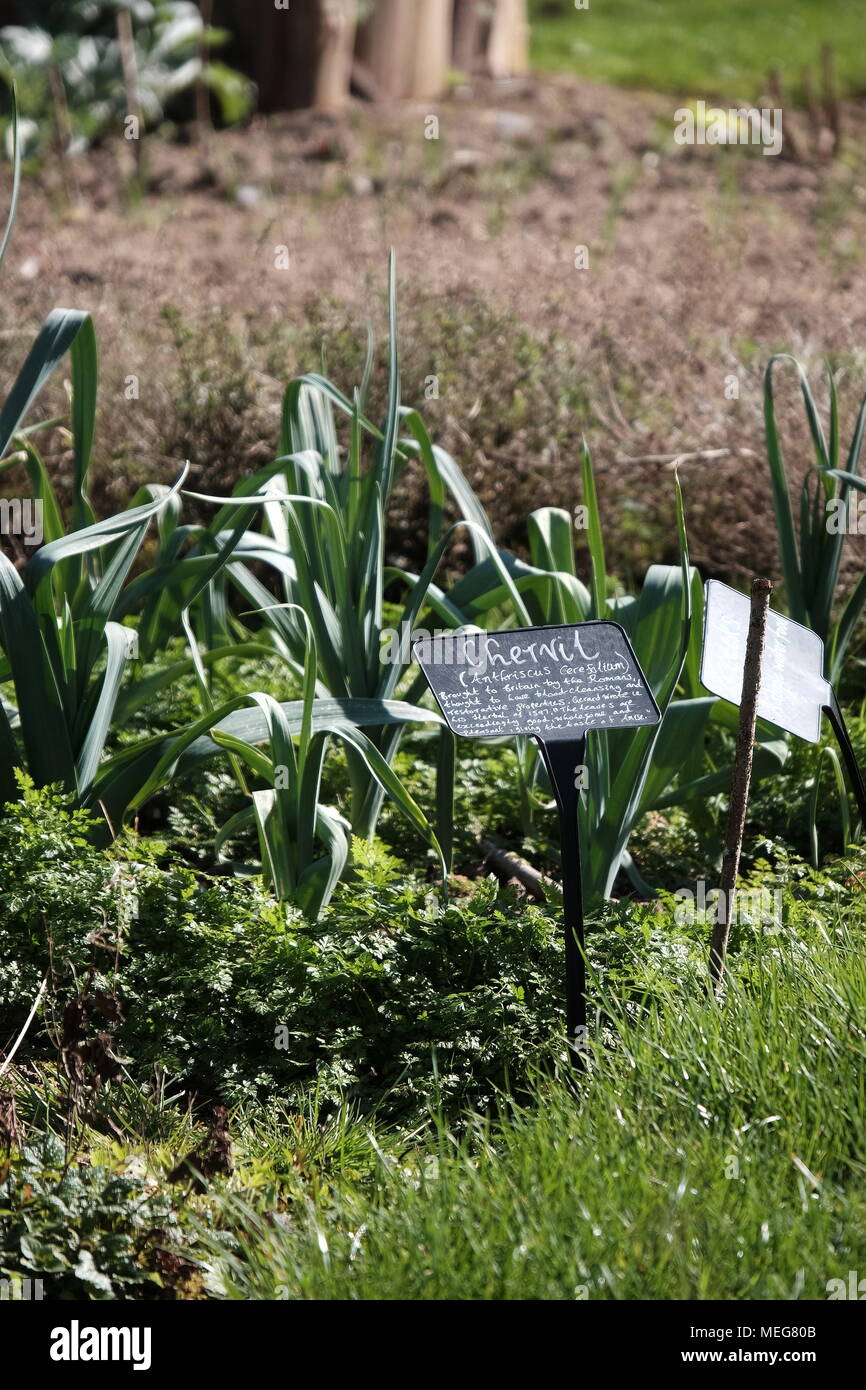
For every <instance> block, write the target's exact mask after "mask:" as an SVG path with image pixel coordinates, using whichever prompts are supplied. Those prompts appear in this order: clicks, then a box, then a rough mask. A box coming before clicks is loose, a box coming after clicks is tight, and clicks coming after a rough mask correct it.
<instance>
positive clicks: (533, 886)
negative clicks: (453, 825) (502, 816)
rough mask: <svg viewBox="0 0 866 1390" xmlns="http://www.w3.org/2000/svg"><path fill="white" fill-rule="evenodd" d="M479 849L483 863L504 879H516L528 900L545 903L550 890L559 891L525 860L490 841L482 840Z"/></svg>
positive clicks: (551, 880) (556, 886)
mask: <svg viewBox="0 0 866 1390" xmlns="http://www.w3.org/2000/svg"><path fill="white" fill-rule="evenodd" d="M481 849H482V851H483V854H484V862H485V863H489V864H491V865H492V866H493V868H494V869H495V870H496V872H497V873H499V874H502V876H503V877H504V878H516V879H517V882H518V883H519V884H520V885H521V886H522V887H523V888H525V889H526V891H527V893H528V894H529V896H530V898H534V899H535V901H536V902H539V903H545V902H547V893H548V891H549V890H550V889H551V888H552V889H553V890H554V891H561V890H560V889H559V885H558V884H557V883H554V881H553V879H550V878H545V876H544V874H540V873H539V872H538V870H537V869H533V867H532V865H531V864H527V862H526V860H525V859H517V858H516V857H515V856H514V855H513V854H509V853H508V852H507V851H506V850H504V849H500V848H499V846H498V845H494V843H493V841H492V840H482V841H481Z"/></svg>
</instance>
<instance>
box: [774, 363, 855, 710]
mask: <svg viewBox="0 0 866 1390" xmlns="http://www.w3.org/2000/svg"><path fill="white" fill-rule="evenodd" d="M782 361H790V362H792V363H793V365H794V367H795V368H796V370H797V375H798V377H799V380H800V389H801V391H802V394H803V402H804V405H805V409H806V418H807V421H808V424H809V434H810V436H811V440H812V446H813V448H814V451H815V467H814V469H812V470H811V471H810V473H809V474H808V475H807V477H806V478H805V479H804V481H803V485H802V488H801V490H800V512H799V523H800V524H799V535H798V533H797V529H796V528H795V526H794V516H793V511H792V508H791V499H790V495H789V491H788V479H787V475H786V472H785V463H784V458H783V454H782V446H781V442H780V439H779V431H778V428H777V425H776V406H775V399H774V395H773V371H774V368H775V366H776V364H777V363H779V362H782ZM828 381H829V388H830V428H829V434H828V433H827V432H825V430H824V426H823V425H822V423H821V417H820V414H819V411H818V407H817V405H816V403H815V398H814V396H813V394H812V390H811V387H810V385H809V380H808V378H807V376H806V373H805V371H804V369H803V367H802V366H801V365H800V363H799V362H797V361H796V359H795V358H793V357H790V356H788V355H787V354H785V353H778V354H776V356H775V357H773V358H771V359H770V362H769V365H768V367H767V371H766V374H765V377H764V420H765V425H766V437H767V456H768V459H769V464H770V480H771V483H772V489H773V507H774V510H775V517H776V531H777V535H778V540H779V556H780V560H781V565H782V577H783V579H784V582H785V595H786V597H787V601H788V610H789V612H790V615H791V617H792V618H794V619H795V620H796V621H797V622H799V623H803V624H805V625H806V626H807V627H810V628H812V630H813V631H814V632H817V633H818V635H819V637H821V638H822V640H823V641H824V643H825V644H826V652H827V668H826V671H825V675H826V676H827V679H828V680H829V681H830V682H831V683H835V682H836V681H837V680H838V677H839V674H840V672H841V670H842V665H843V663H844V660H845V655H846V652H847V650H848V647H849V645H850V643H851V639H852V637H853V635H854V630H855V628H856V625H857V622H858V621H859V619H860V616H861V614H862V612H863V606H864V603H866V574H863V575H862V576H861V578H860V580H859V582H858V583H857V584H856V586H855V587H854V589H853V590H852V592H851V594H850V595H849V596H848V597H847V599H845V600H844V601H843V602H842V603H841V606H839V604H838V598H839V595H838V592H837V591H838V588H839V574H840V569H841V563H842V554H843V550H844V546H845V539H846V535H847V526H846V524H845V521H844V519H843V518H844V517H845V516H846V515H847V509H848V506H849V502H850V494H851V489H852V488H855V489H860V490H861V491H864V490H866V481H864V479H863V478H862V477H860V474H859V468H860V453H861V449H862V446H863V432H864V429H866V398H864V400H863V402H862V403H861V405H860V409H859V411H858V414H857V419H856V422H855V425H854V433H853V435H852V436H851V442H850V445H849V446H848V451H847V455H846V458H845V462H844V466H840V462H841V454H840V431H839V405H838V400H837V395H836V383H835V381H834V379H833V373H832V371H829V370H828ZM834 514H835V515H836V518H837V521H841V523H842V524H837V525H836V526H833V525H831V522H832V519H833V515H834Z"/></svg>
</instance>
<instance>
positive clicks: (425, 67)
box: [410, 0, 454, 98]
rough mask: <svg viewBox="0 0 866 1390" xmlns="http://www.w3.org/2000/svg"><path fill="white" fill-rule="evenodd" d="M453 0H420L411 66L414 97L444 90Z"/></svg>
mask: <svg viewBox="0 0 866 1390" xmlns="http://www.w3.org/2000/svg"><path fill="white" fill-rule="evenodd" d="M453 18H454V0H421V4H420V6H419V7H418V11H417V22H416V26H415V52H414V62H413V67H412V85H411V90H410V95H411V96H413V97H418V98H423V97H438V96H441V95H442V92H443V91H444V90H445V81H446V78H447V76H448V70H449V68H450V67H451V30H452V21H453Z"/></svg>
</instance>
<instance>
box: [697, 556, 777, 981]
mask: <svg viewBox="0 0 866 1390" xmlns="http://www.w3.org/2000/svg"><path fill="white" fill-rule="evenodd" d="M772 592H773V586H772V584H771V583H770V581H769V579H756V580H754V581H753V583H752V611H751V614H750V617H749V632H748V636H747V637H746V659H745V662H744V664H743V693H742V695H741V697H740V724H739V728H738V730H737V747H736V751H735V753H734V773H733V779H732V784H731V802H730V805H729V807H728V824H727V829H726V831H725V848H724V852H723V854H722V873H721V879H720V886H719V910H720V912H721V917H720V918H719V920H718V921H717V922H716V923H715V925H714V927H713V934H712V941H711V944H710V978H711V980H712V984H713V990H714V992H718V988H719V985H720V984H721V980H722V976H723V974H724V970H725V956H726V955H727V950H728V937H729V936H730V933H731V907H732V904H733V900H734V894H735V892H736V887H737V873H738V871H739V867H740V853H741V851H742V848H743V831H744V830H745V826H746V810H747V808H748V804H749V782H750V781H751V777H752V758H753V756H754V749H755V724H756V722H757V718H758V694H759V692H760V689H761V661H762V658H763V655H764V636H765V634H766V631H767V610H768V609H769V606H770V594H771V593H772Z"/></svg>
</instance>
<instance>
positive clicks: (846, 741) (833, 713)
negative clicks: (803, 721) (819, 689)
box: [824, 690, 866, 827]
mask: <svg viewBox="0 0 866 1390" xmlns="http://www.w3.org/2000/svg"><path fill="white" fill-rule="evenodd" d="M824 713H825V714H826V716H827V718H828V719H829V720H830V723H831V724H832V726H833V733H834V734H835V735H836V739H837V741H838V743H839V747H840V748H841V750H842V758H843V760H844V763H845V766H846V768H847V769H848V776H849V777H850V779H851V789H852V791H853V792H854V800H855V801H856V802H857V808H858V810H859V812H860V819H861V820H862V822H863V825H864V827H866V786H864V784H863V776H862V774H861V772H860V768H859V766H858V764H857V758H856V755H855V753H854V748H853V745H852V743H851V737H850V735H849V733H848V729H847V726H846V724H845V720H844V719H843V718H842V711H841V709H840V708H839V701H838V700H837V699H836V692H835V690H831V691H830V703H829V705H825V706H824Z"/></svg>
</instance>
